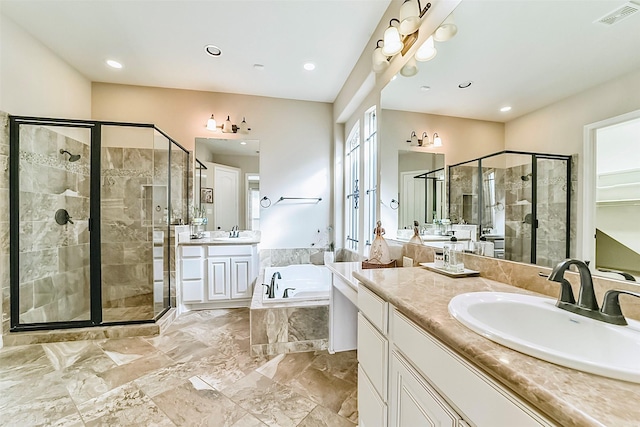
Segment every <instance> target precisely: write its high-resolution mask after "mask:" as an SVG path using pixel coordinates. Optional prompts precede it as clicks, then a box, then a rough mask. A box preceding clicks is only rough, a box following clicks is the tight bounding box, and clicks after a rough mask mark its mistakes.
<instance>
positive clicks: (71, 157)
mask: <svg viewBox="0 0 640 427" xmlns="http://www.w3.org/2000/svg"><path fill="white" fill-rule="evenodd" d="M64 153H67V154H68V155H69V161H70V162H77V161H78V160H80V154H71V153H70V152H68V151H67V150H63V149H62V148H61V149H60V154H64Z"/></svg>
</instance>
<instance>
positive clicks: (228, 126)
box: [222, 116, 233, 133]
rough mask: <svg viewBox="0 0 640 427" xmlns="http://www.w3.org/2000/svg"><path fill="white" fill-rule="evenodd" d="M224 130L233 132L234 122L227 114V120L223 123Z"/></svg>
mask: <svg viewBox="0 0 640 427" xmlns="http://www.w3.org/2000/svg"><path fill="white" fill-rule="evenodd" d="M222 132H224V133H233V124H231V119H230V118H229V116H227V120H225V121H224V124H223V125H222Z"/></svg>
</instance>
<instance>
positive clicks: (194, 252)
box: [182, 246, 204, 258]
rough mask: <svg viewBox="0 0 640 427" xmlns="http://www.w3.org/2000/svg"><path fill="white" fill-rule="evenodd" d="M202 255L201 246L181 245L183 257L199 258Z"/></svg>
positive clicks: (202, 249)
mask: <svg viewBox="0 0 640 427" xmlns="http://www.w3.org/2000/svg"><path fill="white" fill-rule="evenodd" d="M203 256H204V248H203V247H202V246H182V257H183V258H200V257H203Z"/></svg>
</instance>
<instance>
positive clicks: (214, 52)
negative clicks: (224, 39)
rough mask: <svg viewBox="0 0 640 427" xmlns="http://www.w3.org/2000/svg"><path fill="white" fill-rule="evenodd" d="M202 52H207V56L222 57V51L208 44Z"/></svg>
mask: <svg viewBox="0 0 640 427" xmlns="http://www.w3.org/2000/svg"><path fill="white" fill-rule="evenodd" d="M204 51H205V52H207V54H208V55H211V56H220V55H222V51H221V50H220V48H219V47H218V46H214V45H212V44H208V45H206V46H205V47H204Z"/></svg>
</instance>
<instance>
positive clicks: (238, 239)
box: [211, 237, 253, 242]
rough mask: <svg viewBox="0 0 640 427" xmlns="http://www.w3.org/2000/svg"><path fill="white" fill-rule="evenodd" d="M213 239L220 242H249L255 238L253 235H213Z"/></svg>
mask: <svg viewBox="0 0 640 427" xmlns="http://www.w3.org/2000/svg"><path fill="white" fill-rule="evenodd" d="M211 240H214V241H219V242H247V241H250V240H253V238H252V237H213V238H211Z"/></svg>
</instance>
